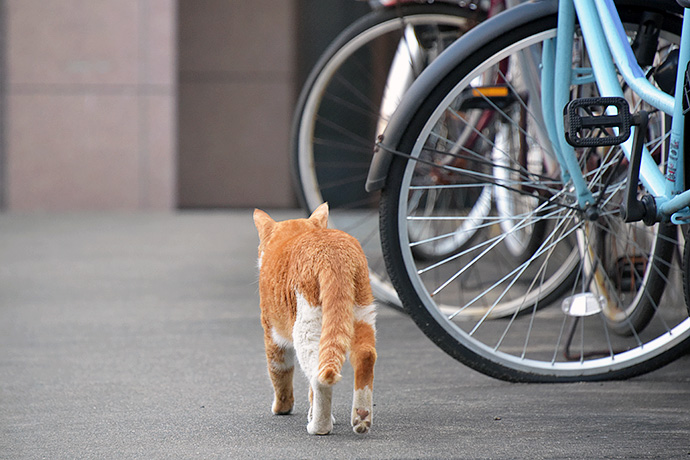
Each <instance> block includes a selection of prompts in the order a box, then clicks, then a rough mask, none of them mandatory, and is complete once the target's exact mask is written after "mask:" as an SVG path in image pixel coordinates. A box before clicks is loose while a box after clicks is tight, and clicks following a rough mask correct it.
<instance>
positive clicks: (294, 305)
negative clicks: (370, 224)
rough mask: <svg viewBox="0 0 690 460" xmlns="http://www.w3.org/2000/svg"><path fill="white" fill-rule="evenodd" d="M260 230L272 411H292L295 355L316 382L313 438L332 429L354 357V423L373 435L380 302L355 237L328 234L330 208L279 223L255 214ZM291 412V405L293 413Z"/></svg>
mask: <svg viewBox="0 0 690 460" xmlns="http://www.w3.org/2000/svg"><path fill="white" fill-rule="evenodd" d="M254 222H255V224H256V228H257V230H258V232H259V240H260V243H259V267H260V268H259V293H260V296H261V323H262V325H263V328H264V343H265V346H266V359H267V362H268V370H269V374H270V376H271V381H272V382H273V387H274V391H275V399H274V403H273V412H274V413H276V414H278V413H289V412H290V411H291V410H292V401H293V400H294V398H293V396H292V372H291V370H292V366H293V362H294V357H295V356H296V357H297V359H298V361H299V363H300V366H301V368H302V370H303V371H304V373H305V374H306V376H307V378H308V379H309V382H310V393H313V398H310V405H311V407H310V411H309V414H310V420H309V424H308V425H307V430H308V431H309V433H311V434H327V433H329V432H330V431H331V430H332V416H331V394H332V386H333V385H334V384H335V383H336V382H338V381H339V380H340V378H341V374H340V372H341V370H342V366H343V363H344V362H345V359H346V357H347V354H348V353H350V362H351V363H352V365H353V368H354V370H355V392H354V398H353V407H352V421H351V422H352V425H353V429H354V431H355V432H357V433H365V432H367V431H368V430H369V427H370V426H371V420H372V408H373V403H372V394H371V393H372V389H373V378H374V363H375V362H376V338H375V324H374V318H375V310H374V298H373V295H372V293H371V287H370V285H369V275H368V273H369V272H368V268H367V261H366V257H365V255H364V252H363V251H362V248H361V246H360V245H359V243H358V242H357V240H356V239H355V238H353V237H352V236H350V235H348V234H347V233H345V232H342V231H340V230H334V229H328V228H327V223H328V205H327V204H325V203H324V204H322V205H321V206H319V207H318V208H317V209H316V210H315V211H314V213H313V214H312V215H311V217H309V218H308V219H294V220H288V221H284V222H276V221H274V220H273V219H272V218H271V217H270V216H269V215H268V214H266V213H265V212H263V211H261V210H258V209H257V210H255V211H254ZM288 406H289V407H288Z"/></svg>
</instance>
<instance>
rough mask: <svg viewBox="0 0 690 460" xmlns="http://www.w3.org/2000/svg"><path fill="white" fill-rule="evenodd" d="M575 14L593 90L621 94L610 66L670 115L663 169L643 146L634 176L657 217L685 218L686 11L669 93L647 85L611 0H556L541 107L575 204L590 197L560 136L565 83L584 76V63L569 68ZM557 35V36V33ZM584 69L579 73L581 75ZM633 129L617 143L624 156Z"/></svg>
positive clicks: (689, 56) (688, 198) (689, 201)
mask: <svg viewBox="0 0 690 460" xmlns="http://www.w3.org/2000/svg"><path fill="white" fill-rule="evenodd" d="M575 14H577V17H578V18H579V24H580V29H581V31H582V36H583V37H584V40H585V44H586V45H587V52H588V55H589V59H590V62H591V65H592V69H591V70H592V71H593V74H594V78H595V79H596V82H597V85H598V88H599V93H600V95H601V96H602V97H608V96H615V97H623V91H622V89H621V85H620V82H619V77H618V75H619V74H617V73H616V68H618V71H619V72H620V75H622V76H623V78H624V79H625V81H626V83H627V84H628V86H629V87H630V89H632V90H633V91H634V92H635V93H636V94H637V95H638V96H639V97H640V98H642V99H643V100H644V101H645V102H647V103H648V104H650V105H651V106H653V107H655V108H657V109H659V110H661V111H662V112H664V113H666V114H668V115H671V116H672V123H671V134H670V140H669V145H670V148H669V152H668V158H667V172H666V174H663V173H662V172H661V171H660V170H659V167H658V165H657V164H656V162H655V161H654V159H653V158H652V156H651V154H650V153H649V151H648V150H647V149H646V148H645V149H644V151H643V156H642V163H641V166H640V180H641V181H642V183H643V185H644V186H645V188H646V189H647V191H648V192H649V193H650V194H651V195H652V196H653V197H654V198H655V200H656V203H657V215H658V218H659V219H661V220H668V219H669V218H670V219H671V221H672V222H674V223H685V222H687V220H688V218H689V217H690V210H689V209H688V206H689V205H690V190H688V191H686V190H685V188H684V183H685V181H684V177H683V171H684V169H683V161H684V158H683V151H684V150H683V107H682V100H683V83H684V80H685V69H686V66H687V63H688V61H689V60H690V15H688V14H685V15H684V16H683V28H682V34H681V43H680V52H679V62H678V74H677V79H676V87H675V98H674V97H673V96H670V95H669V94H666V93H664V92H663V91H661V90H659V89H658V88H656V87H655V86H653V85H652V84H651V83H650V82H649V81H648V80H647V78H646V77H645V74H644V72H643V71H642V69H641V68H640V67H639V65H638V64H637V60H636V59H635V56H634V54H633V51H632V49H631V47H630V44H629V41H628V37H627V35H626V33H625V31H624V29H623V25H622V23H621V20H620V17H619V16H618V12H617V10H616V8H615V6H614V3H613V0H559V4H558V37H556V38H554V39H550V40H547V41H546V42H545V43H544V48H543V52H542V65H543V67H542V90H541V91H542V111H543V113H544V120H545V122H546V128H547V133H548V135H549V138H550V140H551V143H552V145H553V147H554V151H555V153H556V158H557V160H558V162H559V164H560V166H561V171H562V175H563V180H564V181H568V180H572V182H573V185H574V187H575V191H576V194H577V200H578V204H579V206H580V208H581V209H586V208H587V207H589V206H591V205H593V204H594V203H595V197H594V196H593V195H592V192H591V191H590V190H589V189H588V188H587V184H586V181H585V179H584V177H583V174H582V170H581V168H580V166H579V164H578V161H577V157H576V155H575V151H574V149H573V147H571V146H570V145H569V144H568V143H567V142H566V140H565V136H564V132H565V131H564V126H563V108H564V107H565V105H566V104H567V103H568V102H569V100H570V86H571V84H578V83H582V82H584V81H591V77H590V80H587V74H588V73H589V69H575V70H574V69H572V52H573V40H572V37H573V33H574V30H575ZM559 37H562V38H563V39H562V40H559V39H558V38H559ZM583 74H584V76H583ZM633 138H634V129H633V134H632V135H631V136H630V139H628V140H627V141H626V142H625V143H624V144H623V150H624V152H625V155H626V157H627V158H628V159H630V153H631V151H632V140H633Z"/></svg>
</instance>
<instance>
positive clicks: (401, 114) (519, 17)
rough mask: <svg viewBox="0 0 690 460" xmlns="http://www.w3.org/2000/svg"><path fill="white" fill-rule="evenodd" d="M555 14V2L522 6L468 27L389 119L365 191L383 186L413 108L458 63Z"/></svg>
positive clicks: (416, 84) (415, 108)
mask: <svg viewBox="0 0 690 460" xmlns="http://www.w3.org/2000/svg"><path fill="white" fill-rule="evenodd" d="M557 11H558V1H556V0H538V1H535V2H532V3H522V4H520V5H518V6H516V7H514V8H510V9H509V10H506V11H503V12H502V13H500V14H498V15H496V16H494V17H493V18H491V19H489V20H487V21H485V22H483V23H481V24H479V25H478V26H476V27H474V28H472V29H471V30H470V31H469V32H467V33H466V34H464V35H463V36H462V37H460V38H459V39H458V40H456V41H455V42H454V43H453V44H452V45H451V46H449V47H448V48H447V49H446V50H445V51H444V52H443V53H441V54H440V55H439V56H438V58H436V60H434V61H433V62H432V63H431V65H429V67H427V68H426V69H425V70H424V71H423V72H422V73H421V75H420V76H419V78H417V79H416V80H415V81H414V83H412V85H411V86H410V88H409V89H408V90H407V92H406V93H405V95H404V96H403V98H402V101H401V102H400V105H399V106H398V108H397V109H396V110H395V112H394V113H393V116H392V117H391V119H390V120H389V122H388V125H387V126H386V129H385V130H384V133H383V135H382V137H380V139H381V141H380V143H379V144H378V145H377V147H376V149H375V151H374V157H373V158H372V161H371V165H370V167H369V174H368V176H367V182H366V190H367V191H368V192H374V191H377V190H381V189H382V188H383V187H384V185H385V183H386V178H387V177H388V169H389V167H390V164H391V161H393V153H391V151H395V150H396V149H397V147H398V145H399V143H400V140H401V138H402V136H403V134H404V133H405V130H406V129H407V126H408V125H409V123H410V122H411V120H412V117H413V115H414V114H415V113H416V112H417V107H418V106H419V104H421V103H422V102H423V101H424V100H425V98H426V97H427V96H428V95H429V94H430V93H431V91H432V90H433V89H434V88H435V87H436V85H437V84H438V83H439V82H440V80H441V79H442V78H443V77H444V76H445V75H447V74H448V73H449V72H450V71H451V70H452V69H453V68H454V67H455V66H456V65H457V64H458V62H460V61H462V60H463V59H465V58H466V57H467V56H470V55H471V54H472V53H474V52H475V50H477V49H478V48H479V47H480V46H481V45H483V44H484V43H486V41H487V40H488V39H491V38H492V37H496V36H497V35H500V34H501V33H502V31H504V30H506V29H507V28H510V29H513V28H515V27H519V26H520V25H522V24H526V23H528V22H530V21H533V20H535V19H537V18H539V17H542V16H546V15H550V14H554V13H556V12H557Z"/></svg>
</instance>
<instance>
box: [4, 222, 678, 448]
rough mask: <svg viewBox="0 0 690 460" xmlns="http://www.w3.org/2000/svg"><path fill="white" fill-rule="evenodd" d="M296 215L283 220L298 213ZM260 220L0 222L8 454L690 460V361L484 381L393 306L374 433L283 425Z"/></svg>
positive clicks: (338, 408) (381, 329) (346, 392)
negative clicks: (552, 378) (266, 331)
mask: <svg viewBox="0 0 690 460" xmlns="http://www.w3.org/2000/svg"><path fill="white" fill-rule="evenodd" d="M298 214H299V213H297V212H288V211H282V212H280V213H276V217H278V218H286V217H288V216H294V215H298ZM257 243H258V239H257V237H256V235H255V230H254V227H253V222H252V218H251V211H250V210H237V211H229V212H185V213H179V214H91V215H13V214H5V215H1V214H0V458H2V459H41V458H46V459H81V458H85V459H135V458H136V459H158V458H166V459H167V458H180V459H192V458H195V459H196V458H199V459H236V458H250V459H265V458H286V459H290V458H314V459H326V458H343V459H350V458H440V459H443V458H688V457H690V358H688V357H684V358H682V359H680V360H678V361H676V362H675V363H672V364H671V365H669V366H667V367H666V368H663V369H661V370H659V371H656V372H654V373H651V374H648V375H645V376H641V377H638V378H635V379H631V380H628V381H622V382H605V383H588V384H567V385H525V384H510V383H505V382H501V381H497V380H493V379H491V378H488V377H485V376H483V375H481V374H478V373H476V372H474V371H472V370H469V369H468V368H466V367H464V366H462V365H460V364H458V363H456V362H455V361H454V360H452V359H450V358H448V357H447V356H446V355H445V354H444V353H442V352H441V351H439V350H438V349H437V348H435V346H434V345H433V344H431V342H429V341H428V340H427V339H426V338H425V337H424V336H423V335H422V334H421V333H420V332H419V331H418V329H417V328H416V327H415V326H414V324H413V323H412V322H411V321H410V320H409V319H408V318H406V317H405V316H404V315H402V314H400V313H398V312H396V311H394V310H392V309H390V308H386V307H381V308H380V309H379V316H378V352H379V361H378V363H377V366H376V383H375V392H374V399H375V404H376V407H375V412H374V426H373V428H372V431H371V433H370V434H368V435H364V436H358V435H356V434H354V433H353V432H352V430H351V428H350V426H349V423H348V417H349V410H350V403H351V397H352V389H351V385H352V372H351V369H350V368H349V366H348V367H347V368H346V372H345V374H344V379H343V381H342V382H341V383H339V384H338V385H337V386H336V389H335V403H334V404H335V416H336V419H337V420H338V422H339V423H338V424H337V425H336V427H335V430H334V433H333V434H332V435H331V436H327V437H311V436H309V435H308V434H307V431H306V428H305V425H306V411H307V407H308V403H307V398H306V394H307V383H306V381H305V378H304V377H303V376H302V375H301V374H299V375H297V378H296V379H295V383H296V396H297V398H298V401H297V403H296V407H295V411H294V414H293V415H289V416H273V415H271V413H270V404H271V399H272V393H271V386H270V384H269V381H268V377H267V373H266V367H265V362H264V356H263V340H262V332H261V326H260V323H259V307H258V294H257V272H256V245H257Z"/></svg>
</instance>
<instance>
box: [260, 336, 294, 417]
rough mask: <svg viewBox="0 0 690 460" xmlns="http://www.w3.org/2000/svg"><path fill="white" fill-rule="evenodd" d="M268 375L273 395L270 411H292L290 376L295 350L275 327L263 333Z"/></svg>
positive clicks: (292, 396)
mask: <svg viewBox="0 0 690 460" xmlns="http://www.w3.org/2000/svg"><path fill="white" fill-rule="evenodd" d="M264 343H265V345H266V361H267V365H268V375H269V376H270V377H271V383H272V384H273V390H274V392H275V396H274V398H273V405H272V408H271V409H272V411H273V413H274V414H276V415H285V414H289V413H290V412H292V406H293V405H294V403H295V397H294V393H293V386H292V378H293V375H294V370H295V350H294V349H293V348H292V343H291V342H290V341H289V340H288V339H286V338H284V337H282V336H281V335H280V334H278V333H277V332H276V331H275V329H271V330H270V331H266V332H265V333H264Z"/></svg>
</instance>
